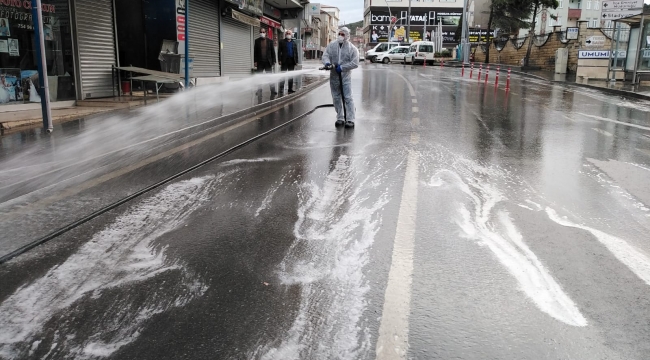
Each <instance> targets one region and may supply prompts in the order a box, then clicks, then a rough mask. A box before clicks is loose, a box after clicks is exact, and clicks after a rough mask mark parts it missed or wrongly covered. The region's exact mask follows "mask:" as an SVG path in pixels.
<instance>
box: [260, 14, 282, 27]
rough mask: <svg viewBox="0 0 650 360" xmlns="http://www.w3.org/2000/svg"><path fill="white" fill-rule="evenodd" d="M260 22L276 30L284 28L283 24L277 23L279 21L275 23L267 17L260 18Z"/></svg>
mask: <svg viewBox="0 0 650 360" xmlns="http://www.w3.org/2000/svg"><path fill="white" fill-rule="evenodd" d="M260 21H261V22H262V24H266V25H268V26H270V27H273V28H276V29H280V28H282V24H280V23H279V22H277V21H275V20H273V19H269V18H267V17H265V16H260Z"/></svg>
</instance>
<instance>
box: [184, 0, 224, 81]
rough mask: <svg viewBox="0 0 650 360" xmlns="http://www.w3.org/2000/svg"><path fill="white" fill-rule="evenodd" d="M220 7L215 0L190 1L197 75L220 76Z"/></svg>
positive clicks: (191, 45)
mask: <svg viewBox="0 0 650 360" xmlns="http://www.w3.org/2000/svg"><path fill="white" fill-rule="evenodd" d="M219 18H220V16H219V8H218V6H217V1H215V0H192V2H191V3H190V19H189V20H190V22H189V31H190V34H189V35H190V56H192V58H193V59H194V73H193V74H194V76H195V77H214V76H220V75H221V71H220V68H219Z"/></svg>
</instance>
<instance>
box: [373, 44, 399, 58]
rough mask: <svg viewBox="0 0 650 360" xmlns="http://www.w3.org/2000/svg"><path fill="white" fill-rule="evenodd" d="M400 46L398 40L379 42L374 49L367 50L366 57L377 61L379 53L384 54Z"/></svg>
mask: <svg viewBox="0 0 650 360" xmlns="http://www.w3.org/2000/svg"><path fill="white" fill-rule="evenodd" d="M397 46H399V43H398V42H385V43H379V44H377V46H375V47H374V48H373V49H371V50H368V51H367V52H366V56H365V57H366V59H368V60H370V62H375V61H377V56H378V55H379V54H383V53H385V52H387V51H388V50H390V49H392V48H394V47H397Z"/></svg>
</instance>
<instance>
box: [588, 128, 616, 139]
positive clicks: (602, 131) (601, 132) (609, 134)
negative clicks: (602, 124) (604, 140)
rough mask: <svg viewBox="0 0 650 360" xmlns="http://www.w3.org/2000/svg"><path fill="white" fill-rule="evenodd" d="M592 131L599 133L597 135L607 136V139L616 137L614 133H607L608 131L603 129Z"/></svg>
mask: <svg viewBox="0 0 650 360" xmlns="http://www.w3.org/2000/svg"><path fill="white" fill-rule="evenodd" d="M591 130H593V131H595V132H597V133H599V134H601V135H605V136H607V137H614V134H612V133H610V132H607V131H605V130H602V129H598V128H591Z"/></svg>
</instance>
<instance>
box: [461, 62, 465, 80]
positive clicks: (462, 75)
mask: <svg viewBox="0 0 650 360" xmlns="http://www.w3.org/2000/svg"><path fill="white" fill-rule="evenodd" d="M460 77H465V63H463V68H462V70H461V71H460Z"/></svg>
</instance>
